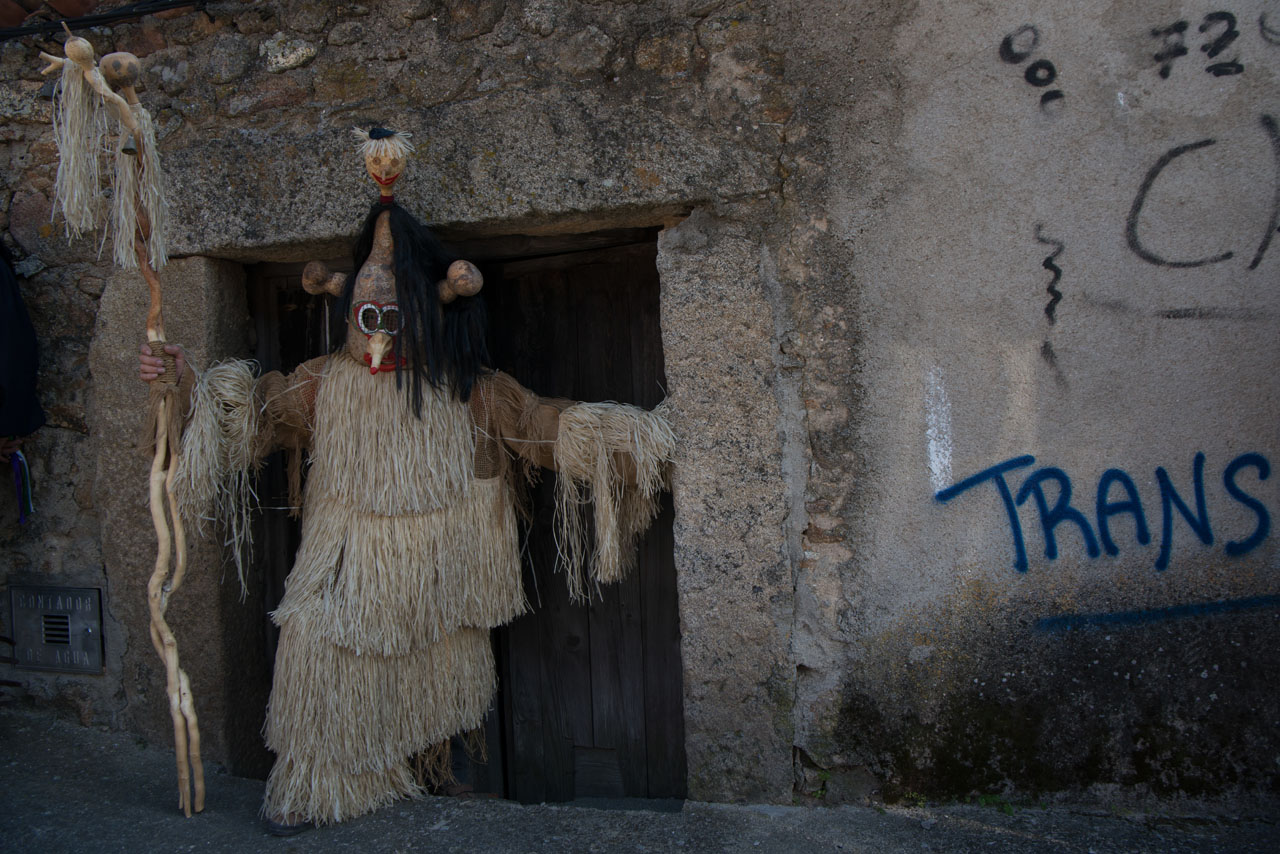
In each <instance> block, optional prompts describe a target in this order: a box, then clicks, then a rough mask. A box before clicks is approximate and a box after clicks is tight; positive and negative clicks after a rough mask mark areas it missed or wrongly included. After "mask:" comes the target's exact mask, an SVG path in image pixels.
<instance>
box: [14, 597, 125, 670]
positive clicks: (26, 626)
mask: <svg viewBox="0 0 1280 854" xmlns="http://www.w3.org/2000/svg"><path fill="white" fill-rule="evenodd" d="M9 608H10V615H11V621H10V625H12V626H13V646H14V659H15V663H16V665H17V666H18V667H20V668H22V669H24V670H57V671H62V672H67V673H101V672H102V591H101V590H99V589H98V588H96V587H18V586H14V587H10V588H9Z"/></svg>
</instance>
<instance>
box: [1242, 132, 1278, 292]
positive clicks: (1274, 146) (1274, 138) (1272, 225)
mask: <svg viewBox="0 0 1280 854" xmlns="http://www.w3.org/2000/svg"><path fill="white" fill-rule="evenodd" d="M1261 121H1262V128H1263V130H1265V131H1266V132H1267V135H1268V136H1270V137H1271V154H1272V156H1273V157H1274V158H1275V161H1276V173H1277V177H1276V189H1275V196H1274V197H1273V199H1272V201H1271V220H1270V222H1268V223H1267V233H1266V236H1264V237H1263V238H1262V243H1260V244H1258V251H1257V252H1255V253H1254V255H1253V260H1252V261H1250V262H1249V269H1250V270H1256V269H1258V265H1259V264H1261V263H1262V256H1263V254H1264V253H1266V251H1267V247H1268V246H1270V245H1271V238H1273V237H1275V235H1276V227H1277V226H1278V225H1280V127H1277V126H1276V120H1275V119H1274V118H1273V117H1271V116H1268V115H1263V116H1262V119H1261Z"/></svg>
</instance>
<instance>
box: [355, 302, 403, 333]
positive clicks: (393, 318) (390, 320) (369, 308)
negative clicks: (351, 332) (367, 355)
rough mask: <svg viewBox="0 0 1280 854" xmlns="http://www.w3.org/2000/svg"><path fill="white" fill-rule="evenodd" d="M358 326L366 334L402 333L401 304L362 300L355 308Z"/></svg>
mask: <svg viewBox="0 0 1280 854" xmlns="http://www.w3.org/2000/svg"><path fill="white" fill-rule="evenodd" d="M353 313H354V315H355V321H356V326H357V327H359V329H360V331H361V332H363V333H364V334H365V335H373V334H374V333H376V332H385V333H387V334H388V335H399V334H400V306H398V305H396V304H395V303H393V302H388V303H376V302H362V303H360V304H359V305H357V306H356V307H355V309H354V310H353Z"/></svg>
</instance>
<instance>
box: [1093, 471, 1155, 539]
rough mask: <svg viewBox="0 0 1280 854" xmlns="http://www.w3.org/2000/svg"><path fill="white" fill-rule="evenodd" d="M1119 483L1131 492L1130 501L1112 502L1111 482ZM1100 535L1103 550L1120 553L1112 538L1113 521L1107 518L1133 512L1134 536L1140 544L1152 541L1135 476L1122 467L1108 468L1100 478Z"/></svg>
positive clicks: (1098, 504)
mask: <svg viewBox="0 0 1280 854" xmlns="http://www.w3.org/2000/svg"><path fill="white" fill-rule="evenodd" d="M1113 483H1118V484H1120V485H1121V486H1123V487H1124V489H1125V492H1127V493H1129V500H1128V501H1117V502H1114V503H1113V502H1111V501H1110V500H1109V498H1108V496H1109V495H1110V493H1111V484H1113ZM1097 507H1098V535H1099V536H1100V537H1102V548H1103V550H1104V551H1105V552H1106V553H1107V554H1109V555H1111V556H1112V557H1115V556H1116V555H1118V554H1120V548H1119V547H1118V546H1117V545H1116V542H1115V540H1113V539H1111V523H1109V522H1108V521H1107V519H1108V518H1109V517H1111V516H1114V515H1116V514H1117V513H1132V514H1133V527H1134V536H1135V537H1136V538H1137V540H1138V545H1142V546H1145V545H1146V544H1147V543H1149V542H1151V532H1150V531H1149V530H1148V529H1147V515H1146V514H1145V513H1143V512H1142V499H1140V498H1139V497H1138V487H1136V486H1134V483H1133V478H1131V477H1129V475H1127V474H1125V473H1124V472H1123V471H1121V470H1120V469H1107V470H1106V471H1104V472H1103V473H1102V477H1101V478H1099V479H1098V501H1097Z"/></svg>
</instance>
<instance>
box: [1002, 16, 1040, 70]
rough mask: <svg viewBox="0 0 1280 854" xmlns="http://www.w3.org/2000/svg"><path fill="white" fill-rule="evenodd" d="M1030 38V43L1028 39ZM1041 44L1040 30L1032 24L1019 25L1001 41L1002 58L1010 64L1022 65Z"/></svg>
mask: <svg viewBox="0 0 1280 854" xmlns="http://www.w3.org/2000/svg"><path fill="white" fill-rule="evenodd" d="M1028 39H1030V43H1029V44H1028V43H1027V41H1028ZM1039 46H1040V31H1039V30H1037V29H1036V28H1035V27H1033V26H1031V25H1030V24H1026V25H1024V26H1021V27H1019V28H1018V29H1016V30H1014V31H1013V32H1011V33H1009V35H1007V36H1005V37H1004V41H1002V42H1000V59H1001V61H1002V62H1007V63H1009V64H1010V65H1020V64H1021V63H1023V62H1026V61H1027V59H1028V58H1029V57H1030V56H1031V54H1033V53H1034V52H1035V49H1036V48H1037V47H1039Z"/></svg>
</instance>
